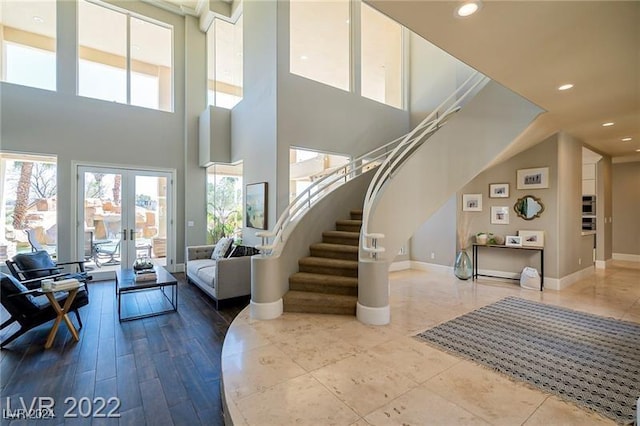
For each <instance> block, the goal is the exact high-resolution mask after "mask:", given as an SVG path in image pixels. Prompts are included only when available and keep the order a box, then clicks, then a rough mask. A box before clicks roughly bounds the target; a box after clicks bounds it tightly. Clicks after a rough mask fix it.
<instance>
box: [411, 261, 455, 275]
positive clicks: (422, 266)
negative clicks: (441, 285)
mask: <svg viewBox="0 0 640 426" xmlns="http://www.w3.org/2000/svg"><path fill="white" fill-rule="evenodd" d="M410 265H411V266H410V267H411V269H415V270H417V271H425V272H442V273H452V272H453V267H452V266H446V265H438V264H437V263H427V262H420V261H418V260H412V261H410Z"/></svg>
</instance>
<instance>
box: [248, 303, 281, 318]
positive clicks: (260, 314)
mask: <svg viewBox="0 0 640 426" xmlns="http://www.w3.org/2000/svg"><path fill="white" fill-rule="evenodd" d="M249 307H250V314H251V318H253V319H257V320H270V319H275V318H278V317H279V316H280V315H282V312H283V311H284V303H283V301H282V298H280V299H278V300H276V301H275V302H269V303H259V302H254V301H253V300H251V302H250V303H249Z"/></svg>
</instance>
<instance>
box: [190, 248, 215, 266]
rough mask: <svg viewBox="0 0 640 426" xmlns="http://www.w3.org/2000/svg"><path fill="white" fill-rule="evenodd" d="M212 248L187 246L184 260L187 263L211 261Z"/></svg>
mask: <svg viewBox="0 0 640 426" xmlns="http://www.w3.org/2000/svg"><path fill="white" fill-rule="evenodd" d="M214 248H215V246H214V245H204V246H188V247H187V249H186V253H185V260H186V261H187V262H188V261H190V260H198V259H211V254H212V253H213V249H214Z"/></svg>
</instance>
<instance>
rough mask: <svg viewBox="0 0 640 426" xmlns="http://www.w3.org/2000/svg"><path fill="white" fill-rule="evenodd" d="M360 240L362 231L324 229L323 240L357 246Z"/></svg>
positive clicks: (324, 241)
mask: <svg viewBox="0 0 640 426" xmlns="http://www.w3.org/2000/svg"><path fill="white" fill-rule="evenodd" d="M359 241H360V232H349V231H324V232H323V233H322V242H323V243H330V244H346V245H350V246H357V245H358V243H359Z"/></svg>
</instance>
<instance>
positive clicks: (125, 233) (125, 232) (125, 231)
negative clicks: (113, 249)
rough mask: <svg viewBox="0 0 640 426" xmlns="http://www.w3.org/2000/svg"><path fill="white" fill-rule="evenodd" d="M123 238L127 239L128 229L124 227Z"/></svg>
mask: <svg viewBox="0 0 640 426" xmlns="http://www.w3.org/2000/svg"><path fill="white" fill-rule="evenodd" d="M122 239H123V240H124V241H127V230H126V229H123V230H122Z"/></svg>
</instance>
